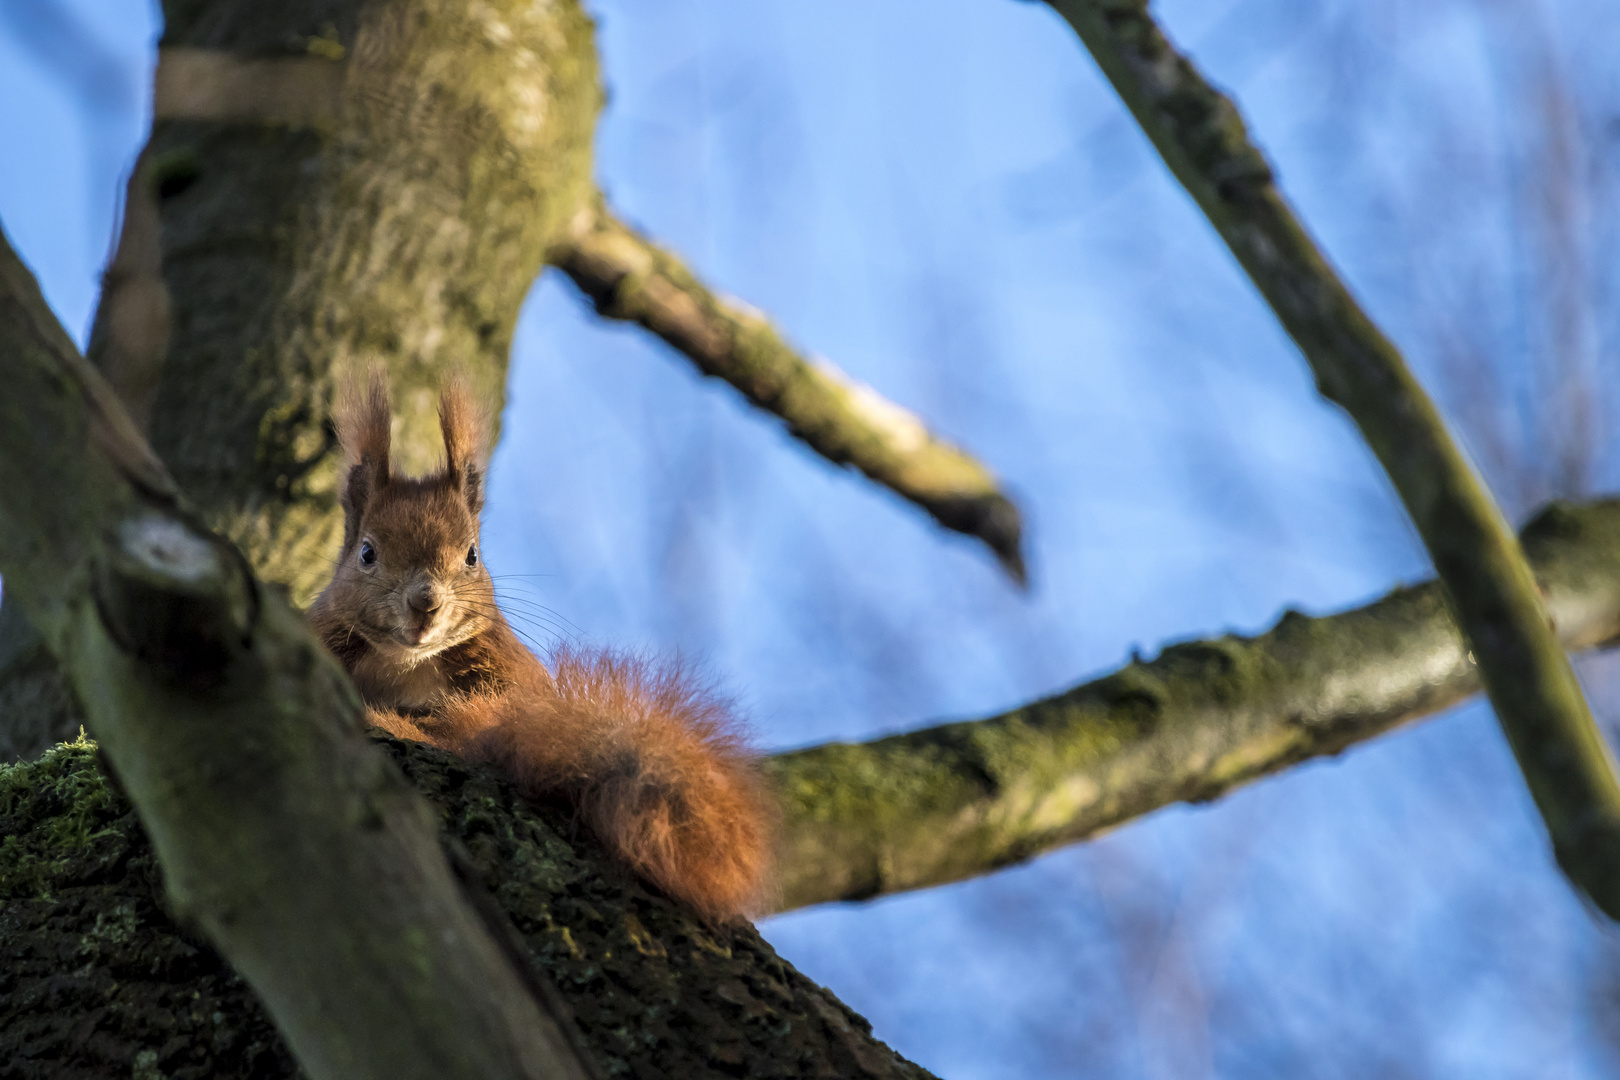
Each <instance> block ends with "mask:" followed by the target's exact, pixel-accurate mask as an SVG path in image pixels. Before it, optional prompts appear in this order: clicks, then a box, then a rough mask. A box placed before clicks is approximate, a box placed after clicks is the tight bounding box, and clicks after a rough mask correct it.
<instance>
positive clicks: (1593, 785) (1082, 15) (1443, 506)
mask: <svg viewBox="0 0 1620 1080" xmlns="http://www.w3.org/2000/svg"><path fill="white" fill-rule="evenodd" d="M1048 3H1049V4H1050V5H1051V7H1052V8H1053V9H1054V10H1056V11H1057V12H1058V13H1059V14H1060V15H1062V16H1063V17H1064V18H1065V19H1066V20H1068V22H1069V24H1070V25H1071V26H1073V27H1074V29H1075V31H1076V33H1078V34H1079V35H1080V39H1081V40H1082V41H1083V42H1084V43H1085V45H1086V48H1087V49H1089V50H1090V51H1091V55H1092V56H1093V57H1094V58H1095V59H1096V61H1097V64H1098V66H1099V67H1101V68H1102V70H1103V73H1104V74H1105V75H1106V76H1107V77H1108V80H1109V81H1110V82H1111V83H1113V85H1114V89H1115V90H1117V91H1118V92H1119V95H1120V97H1121V98H1123V99H1124V101H1125V104H1126V105H1127V106H1128V107H1129V109H1130V110H1131V113H1132V115H1134V116H1135V117H1136V120H1137V122H1138V123H1139V124H1140V125H1141V126H1142V129H1143V131H1145V132H1146V133H1147V136H1148V138H1149V139H1150V140H1152V142H1153V145H1154V146H1155V147H1156V148H1157V149H1158V151H1159V153H1160V155H1161V156H1162V157H1163V158H1164V160H1165V163H1166V164H1167V165H1169V167H1170V171H1171V172H1172V173H1174V174H1175V176H1176V179H1178V180H1180V181H1181V183H1182V185H1183V186H1184V187H1186V189H1187V191H1188V192H1189V193H1190V194H1191V195H1192V197H1193V199H1194V200H1195V201H1196V202H1197V203H1198V205H1199V207H1200V208H1201V209H1202V210H1203V211H1204V213H1205V215H1206V216H1207V217H1208V218H1209V220H1210V221H1211V222H1212V223H1213V224H1214V226H1215V228H1216V230H1217V231H1218V232H1219V233H1220V235H1221V238H1222V239H1223V240H1224V241H1226V245H1227V247H1228V248H1230V249H1231V251H1232V253H1233V255H1235V256H1236V257H1237V260H1238V262H1239V263H1240V264H1241V265H1242V267H1243V269H1244V270H1245V271H1247V273H1248V275H1249V277H1250V279H1251V280H1252V281H1253V282H1254V283H1255V285H1256V287H1258V289H1259V290H1260V293H1261V295H1262V296H1264V297H1265V300H1266V302H1267V303H1268V304H1269V305H1270V306H1271V309H1272V311H1274V312H1275V313H1276V315H1277V318H1278V319H1279V320H1280V321H1281V322H1282V324H1283V327H1284V328H1285V329H1286V330H1287V331H1288V333H1289V335H1290V336H1291V337H1292V338H1293V339H1294V342H1295V343H1296V344H1297V345H1298V346H1299V348H1300V351H1301V352H1302V353H1303V354H1304V355H1305V359H1306V360H1307V361H1308V362H1309V364H1310V366H1311V370H1312V371H1313V372H1314V373H1315V376H1316V383H1317V387H1318V388H1319V389H1320V391H1321V393H1322V395H1323V396H1324V397H1326V398H1327V399H1328V400H1330V401H1332V402H1334V403H1335V404H1337V405H1339V406H1340V407H1342V408H1343V409H1344V410H1345V412H1347V413H1349V414H1350V417H1351V419H1353V420H1354V421H1355V423H1356V425H1357V426H1358V427H1359V428H1360V429H1361V433H1362V435H1363V436H1364V437H1365V438H1366V440H1367V442H1368V444H1369V445H1370V446H1371V447H1372V450H1373V453H1374V454H1375V455H1377V457H1378V460H1379V462H1381V463H1382V464H1383V466H1384V470H1385V472H1386V473H1388V475H1389V477H1390V480H1391V481H1392V482H1393V483H1394V486H1395V490H1396V491H1397V492H1398V493H1399V494H1400V497H1401V501H1402V502H1403V503H1404V504H1405V506H1406V510H1407V512H1408V513H1409V514H1410V515H1411V517H1412V521H1413V523H1414V524H1415V525H1416V526H1417V530H1418V533H1419V535H1420V536H1422V538H1423V542H1424V544H1425V546H1426V547H1427V548H1428V550H1429V555H1430V557H1431V558H1432V559H1433V561H1434V566H1435V570H1436V572H1437V573H1438V575H1439V578H1440V582H1441V584H1442V586H1443V587H1444V589H1445V594H1446V597H1447V599H1448V601H1449V603H1450V604H1451V606H1452V610H1453V611H1454V612H1455V613H1456V616H1457V621H1458V623H1459V625H1460V626H1461V627H1462V632H1463V635H1464V637H1465V638H1466V639H1467V641H1468V643H1469V645H1470V647H1471V648H1472V649H1473V652H1474V654H1475V656H1476V657H1478V659H1479V665H1480V670H1481V673H1482V677H1483V680H1484V684H1485V690H1486V693H1487V694H1489V696H1490V699H1491V704H1492V706H1493V707H1494V708H1495V710H1496V715H1497V719H1498V720H1499V721H1500V723H1501V725H1502V730H1503V731H1504V732H1505V733H1506V735H1507V738H1508V742H1509V744H1510V745H1511V746H1512V747H1513V753H1514V756H1515V757H1516V758H1517V759H1518V762H1519V768H1520V770H1521V771H1522V772H1523V774H1524V777H1525V780H1526V782H1527V783H1528V784H1529V787H1530V792H1531V795H1532V796H1534V798H1535V801H1536V806H1537V807H1538V808H1539V809H1540V811H1541V816H1542V819H1543V820H1544V821H1545V822H1546V825H1547V831H1548V832H1549V834H1550V835H1551V837H1552V843H1553V849H1554V851H1555V852H1556V853H1557V856H1558V862H1559V865H1560V866H1562V867H1563V869H1564V872H1565V873H1566V874H1567V875H1568V876H1569V877H1570V879H1571V880H1572V881H1573V882H1574V883H1575V884H1576V885H1577V886H1578V887H1579V888H1581V889H1582V890H1584V891H1585V893H1586V894H1587V895H1588V896H1589V897H1591V898H1592V900H1593V901H1594V902H1595V903H1596V904H1597V905H1598V907H1600V908H1602V909H1603V911H1604V912H1606V913H1607V914H1608V915H1609V916H1610V918H1620V780H1617V779H1616V776H1615V767H1614V761H1613V758H1612V757H1611V755H1610V754H1609V752H1608V749H1607V747H1606V746H1605V745H1604V743H1603V739H1602V737H1601V735H1599V733H1598V730H1597V725H1596V724H1595V723H1594V722H1593V719H1592V714H1591V711H1590V709H1589V708H1588V707H1587V704H1586V700H1585V698H1584V697H1582V695H1581V690H1580V686H1579V684H1578V683H1577V682H1576V681H1575V674H1574V671H1573V670H1572V669H1571V668H1570V665H1569V659H1568V657H1566V656H1565V655H1564V653H1563V650H1562V649H1560V648H1559V646H1558V643H1557V641H1556V640H1555V639H1554V637H1553V634H1552V631H1551V630H1550V628H1549V627H1548V621H1547V613H1546V612H1545V611H1544V610H1543V608H1542V606H1541V604H1540V602H1539V600H1538V598H1537V596H1536V589H1535V582H1534V580H1533V579H1532V577H1531V573H1530V570H1529V568H1528V567H1527V566H1526V565H1525V561H1524V558H1523V555H1522V554H1521V552H1520V551H1519V550H1518V546H1517V544H1516V543H1515V542H1514V538H1513V535H1512V533H1511V532H1510V531H1509V529H1508V528H1507V524H1506V522H1505V521H1504V520H1503V519H1502V515H1501V511H1500V510H1499V509H1498V508H1497V506H1496V504H1495V502H1494V500H1493V499H1492V498H1491V496H1490V493H1489V492H1488V491H1487V490H1486V489H1485V486H1484V484H1483V483H1482V482H1481V481H1480V479H1479V477H1478V476H1477V475H1476V474H1475V472H1474V470H1473V468H1472V467H1471V466H1470V465H1469V463H1468V461H1467V460H1466V459H1465V458H1464V456H1463V455H1462V453H1461V452H1460V451H1459V449H1458V448H1457V446H1456V444H1455V443H1454V442H1453V441H1452V439H1451V437H1450V435H1449V434H1448V432H1447V431H1446V427H1445V424H1444V422H1443V421H1442V420H1441V418H1440V415H1439V413H1438V411H1437V410H1436V409H1435V407H1434V405H1433V403H1432V402H1431V401H1430V400H1429V397H1428V395H1427V394H1426V393H1425V392H1424V390H1423V388H1422V386H1420V385H1419V384H1418V382H1417V380H1416V379H1415V378H1413V376H1412V374H1411V372H1410V371H1409V370H1408V369H1407V367H1406V363H1405V361H1404V360H1403V359H1402V357H1401V354H1400V352H1399V351H1398V350H1397V349H1396V348H1395V346H1394V345H1393V344H1392V343H1391V342H1390V341H1389V339H1388V338H1386V337H1385V336H1384V335H1383V333H1382V332H1381V331H1380V330H1379V329H1378V327H1377V326H1376V325H1375V324H1374V323H1373V321H1372V320H1371V319H1370V318H1369V317H1368V316H1367V314H1366V313H1365V312H1364V311H1362V309H1361V307H1360V306H1359V305H1358V304H1357V303H1356V301H1355V299H1354V298H1353V297H1352V296H1351V295H1350V292H1349V290H1348V289H1346V288H1345V286H1344V284H1343V283H1342V282H1341V281H1340V280H1339V278H1338V275H1337V274H1336V273H1335V272H1334V270H1333V268H1332V267H1331V266H1330V265H1329V263H1328V261H1327V259H1326V258H1325V257H1324V256H1323V255H1322V253H1321V252H1320V251H1319V250H1318V249H1317V247H1316V245H1315V243H1314V242H1313V241H1312V240H1311V238H1310V236H1309V235H1308V234H1307V232H1306V231H1305V228H1304V226H1303V225H1302V224H1301V223H1300V221H1299V220H1298V218H1297V217H1296V216H1295V215H1294V212H1293V210H1292V209H1291V208H1290V207H1289V205H1288V203H1287V202H1286V201H1285V200H1284V198H1283V196H1282V193H1281V192H1280V191H1279V190H1278V188H1277V186H1276V184H1275V183H1274V182H1273V177H1272V171H1271V167H1270V165H1269V164H1268V163H1267V162H1266V160H1265V158H1264V156H1263V155H1262V154H1261V153H1260V151H1259V150H1258V149H1257V148H1256V147H1255V146H1254V145H1253V143H1251V142H1250V141H1249V138H1248V135H1247V133H1246V131H1245V129H1244V124H1243V120H1242V117H1241V116H1240V115H1239V114H1238V111H1237V108H1236V107H1235V106H1234V105H1233V104H1232V102H1231V101H1230V100H1228V99H1227V98H1226V97H1225V96H1224V95H1222V94H1221V93H1220V92H1219V91H1218V90H1216V89H1215V88H1214V87H1212V86H1211V85H1210V84H1209V83H1208V82H1207V81H1206V80H1205V79H1204V78H1203V76H1202V75H1200V74H1199V72H1198V70H1197V69H1196V68H1195V67H1194V66H1193V64H1192V63H1191V62H1190V61H1189V60H1188V59H1187V58H1186V57H1184V56H1182V55H1181V54H1179V53H1178V52H1177V51H1176V50H1175V48H1174V46H1172V45H1171V43H1170V42H1169V41H1168V40H1167V39H1166V38H1165V36H1164V34H1163V33H1161V32H1160V30H1159V28H1158V26H1157V25H1156V24H1155V23H1154V21H1153V18H1152V16H1151V15H1150V14H1149V13H1148V7H1147V3H1146V2H1145V0H1048Z"/></svg>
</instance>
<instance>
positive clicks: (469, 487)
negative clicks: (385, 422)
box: [439, 372, 489, 515]
mask: <svg viewBox="0 0 1620 1080" xmlns="http://www.w3.org/2000/svg"><path fill="white" fill-rule="evenodd" d="M439 430H440V431H442V432H443V433H444V473H445V476H446V477H447V478H448V479H449V480H450V482H451V484H453V485H455V487H456V489H457V490H458V491H460V492H461V494H462V497H463V498H465V499H466V500H467V508H468V509H469V510H471V511H472V512H473V514H475V515H476V514H477V513H478V512H479V511H480V510H482V509H483V508H484V463H485V459H486V458H487V457H488V453H489V450H488V447H487V446H485V440H486V439H487V438H488V430H489V424H488V421H487V420H486V418H485V416H484V412H483V410H482V409H480V408H479V407H478V406H477V405H475V404H474V403H473V398H472V394H471V392H470V391H468V389H467V379H466V377H465V376H464V375H462V374H461V373H460V372H457V373H455V374H453V375H451V376H450V378H449V380H448V381H447V382H446V383H445V384H444V389H443V390H441V391H440V392H439Z"/></svg>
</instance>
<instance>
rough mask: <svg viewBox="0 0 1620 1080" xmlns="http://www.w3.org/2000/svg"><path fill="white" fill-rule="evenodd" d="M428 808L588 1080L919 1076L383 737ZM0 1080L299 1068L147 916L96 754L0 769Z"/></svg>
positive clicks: (148, 878)
mask: <svg viewBox="0 0 1620 1080" xmlns="http://www.w3.org/2000/svg"><path fill="white" fill-rule="evenodd" d="M379 741H380V742H381V743H382V745H384V746H385V747H386V748H387V749H388V750H389V752H390V754H391V755H392V757H393V758H394V760H395V761H397V762H398V763H399V764H400V765H401V766H402V767H403V768H404V771H405V773H406V775H407V777H408V778H409V779H410V780H411V782H412V783H413V784H414V785H415V786H416V787H417V789H418V790H420V791H421V792H422V793H423V794H425V795H427V796H428V797H429V800H430V801H431V802H432V803H433V805H434V806H436V807H437V809H438V811H439V814H440V820H441V822H442V823H443V826H444V830H445V832H446V834H447V835H448V836H450V837H452V838H454V840H453V842H454V843H457V844H459V846H460V849H461V851H462V853H463V854H462V859H463V862H464V863H465V864H466V865H467V866H468V867H469V868H470V872H471V876H472V877H473V878H474V879H475V880H477V881H478V882H480V883H481V884H482V885H483V886H484V887H485V888H486V889H487V890H488V893H489V895H490V896H491V897H493V898H494V900H495V902H496V903H497V904H498V905H499V906H500V908H501V909H502V910H503V911H504V912H505V914H506V915H507V916H508V917H509V918H510V919H511V922H512V924H513V925H514V926H515V927H516V928H517V930H518V932H519V934H520V936H521V938H522V942H521V945H520V947H519V948H520V950H521V952H522V953H523V954H524V955H525V956H526V957H527V958H528V959H529V960H530V961H531V962H533V963H534V964H535V965H536V966H537V967H538V968H539V969H540V970H542V971H543V972H544V973H545V974H546V975H549V976H550V979H551V981H552V982H553V983H554V984H555V985H556V987H557V988H558V990H559V992H560V994H561V996H562V997H563V998H564V999H565V1000H566V1002H567V1003H568V1005H569V1006H571V1008H572V1012H573V1017H574V1020H575V1022H576V1024H577V1026H578V1029H579V1032H580V1034H581V1036H582V1037H583V1041H584V1043H585V1045H586V1047H587V1049H588V1051H589V1052H590V1054H591V1056H592V1057H593V1058H595V1060H596V1062H597V1064H598V1065H599V1066H600V1068H601V1070H602V1072H603V1074H604V1075H606V1076H633V1077H644V1078H655V1077H680V1078H682V1080H700V1078H704V1077H714V1078H720V1077H736V1076H755V1077H783V1078H787V1077H825V1078H828V1080H832V1078H835V1077H836V1078H848V1077H872V1078H894V1080H901V1078H913V1080H922V1078H925V1077H927V1076H928V1075H929V1074H928V1073H927V1071H926V1070H924V1069H922V1068H920V1067H918V1066H916V1065H913V1064H911V1063H910V1062H907V1061H905V1060H904V1059H902V1058H900V1057H899V1056H898V1055H896V1054H895V1053H894V1052H893V1051H892V1050H890V1049H889V1048H888V1047H887V1046H884V1045H883V1044H882V1043H881V1042H878V1041H877V1040H876V1039H874V1038H872V1035H871V1030H870V1028H869V1026H868V1025H867V1024H866V1022H865V1021H864V1020H862V1019H861V1018H860V1017H859V1016H857V1015H856V1014H854V1013H852V1012H851V1011H850V1010H849V1009H848V1008H846V1007H845V1006H844V1005H843V1004H841V1003H840V1002H839V1001H838V1000H837V999H836V998H834V997H833V996H832V995H831V994H829V993H828V992H827V991H826V990H824V989H822V988H821V987H819V986H817V985H816V984H815V983H813V982H811V981H810V980H809V979H807V978H805V977H804V976H803V975H801V974H799V973H798V972H797V971H795V970H794V969H793V967H792V966H791V965H789V964H788V963H786V962H785V961H783V960H782V959H781V958H780V957H778V956H777V955H776V954H775V953H774V952H773V951H772V950H771V947H770V946H769V945H768V944H766V942H765V941H764V940H763V939H762V938H761V937H760V936H759V934H758V933H757V932H756V931H755V930H754V929H753V928H752V927H749V926H739V927H731V928H714V927H707V926H704V925H703V924H701V923H700V922H698V921H697V920H696V919H695V918H694V917H693V916H692V915H691V914H690V913H689V912H687V911H686V910H685V909H683V908H681V907H680V906H678V905H676V904H674V903H672V902H671V901H669V900H667V899H665V898H663V897H662V896H659V895H657V894H655V893H653V892H651V891H650V890H648V889H647V888H646V887H644V886H642V885H641V884H640V883H639V882H637V881H636V879H635V878H634V877H632V876H631V875H629V874H628V873H626V872H625V871H624V870H623V868H621V867H619V866H618V865H616V864H615V863H613V862H612V861H611V860H610V859H609V858H608V857H607V856H606V855H605V854H604V853H603V852H602V851H601V850H600V849H599V848H598V847H597V845H596V844H595V843H594V842H592V841H591V840H590V839H589V838H587V837H580V836H578V835H576V830H575V828H574V826H573V824H572V822H571V820H570V818H569V815H568V814H567V812H566V811H565V810H563V809H560V808H557V809H540V810H537V809H535V808H533V807H531V806H529V805H528V804H526V803H525V802H523V801H522V800H521V799H520V798H518V797H517V795H516V794H515V792H513V790H512V789H511V788H510V787H509V786H508V785H506V784H504V783H501V782H499V781H497V780H495V779H494V778H493V777H491V776H490V775H489V774H488V773H486V772H484V771H482V770H480V769H476V768H474V767H471V766H468V765H466V764H465V763H463V762H460V761H458V760H456V759H455V758H452V757H450V756H449V755H446V754H443V753H441V752H439V751H436V750H432V749H430V748H427V747H423V746H418V745H414V744H410V743H400V742H395V741H394V740H391V739H386V738H384V737H381V736H379ZM0 835H4V836H6V837H8V840H7V843H6V846H5V847H4V849H3V850H0V1063H3V1064H0V1076H5V1077H8V1078H13V1077H14V1078H16V1080H59V1078H60V1080H66V1078H69V1077H72V1078H74V1080H90V1078H96V1077H106V1078H108V1080H115V1078H116V1080H126V1078H128V1077H129V1076H131V1075H132V1074H133V1075H134V1076H135V1077H137V1078H141V1080H145V1078H156V1077H160V1076H161V1077H167V1078H169V1080H205V1078H206V1080H232V1078H244V1080H245V1078H248V1077H252V1078H254V1080H275V1078H279V1077H295V1076H301V1075H302V1074H301V1073H300V1072H299V1071H298V1069H297V1066H296V1064H295V1063H294V1061H293V1059H292V1056H291V1055H290V1054H289V1053H288V1052H287V1050H286V1047H285V1046H284V1045H283V1044H282V1042H281V1040H280V1037H279V1036H278V1035H277V1034H276V1031H275V1028H274V1027H273V1026H272V1025H271V1024H270V1022H269V1020H268V1019H267V1018H266V1016H265V1014H264V1010H263V1009H262V1008H261V1007H260V1006H259V1004H258V1002H257V1000H256V999H255V998H254V996H253V994H252V992H251V990H249V989H248V987H247V985H246V984H245V983H243V982H242V980H241V979H240V978H238V977H237V976H236V974H235V973H234V972H232V971H231V969H230V968H229V966H228V965H226V964H225V963H223V962H222V961H221V960H220V958H219V956H218V955H217V954H216V953H215V952H214V951H213V950H212V949H211V948H209V946H208V945H207V944H206V943H204V942H202V941H201V940H199V939H198V938H196V937H194V936H192V935H190V934H188V933H186V932H185V931H184V930H182V929H181V928H180V927H179V926H177V925H176V923H175V922H174V920H173V919H172V918H171V917H170V916H169V915H168V914H167V913H166V912H165V910H164V906H163V899H162V886H161V884H160V882H159V877H158V872H157V867H156V864H155V860H154V858H153V855H152V850H151V847H150V846H149V845H148V844H147V842H146V838H145V836H144V834H143V833H142V831H141V828H140V824H139V822H138V821H137V820H136V818H135V815H134V813H133V812H132V811H131V809H130V807H129V805H128V803H127V802H125V800H124V799H123V797H122V796H121V795H119V794H118V793H117V791H116V790H115V789H114V788H113V787H112V786H110V785H109V784H108V783H107V781H106V780H105V778H104V776H103V774H102V773H101V771H100V770H99V769H98V768H97V763H96V751H95V748H94V746H93V745H90V744H78V745H68V746H63V747H59V748H57V749H56V750H53V751H51V752H50V753H49V754H48V755H47V756H46V757H44V758H43V759H41V760H40V761H37V762H30V763H25V764H19V765H14V766H10V767H0Z"/></svg>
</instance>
